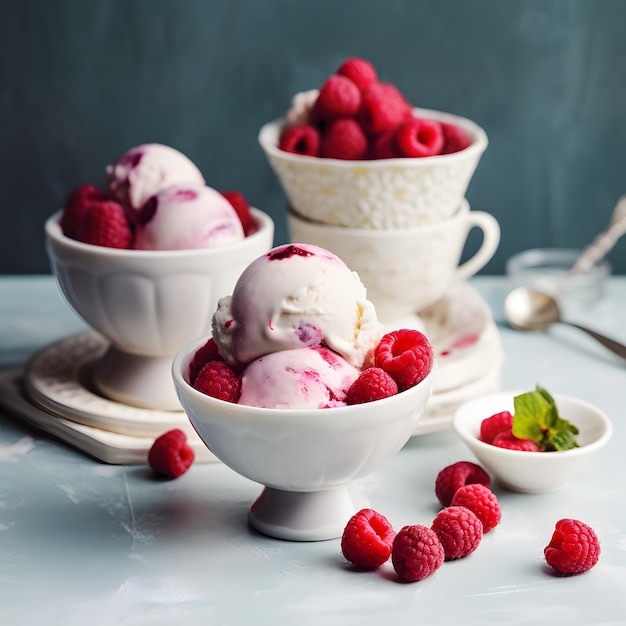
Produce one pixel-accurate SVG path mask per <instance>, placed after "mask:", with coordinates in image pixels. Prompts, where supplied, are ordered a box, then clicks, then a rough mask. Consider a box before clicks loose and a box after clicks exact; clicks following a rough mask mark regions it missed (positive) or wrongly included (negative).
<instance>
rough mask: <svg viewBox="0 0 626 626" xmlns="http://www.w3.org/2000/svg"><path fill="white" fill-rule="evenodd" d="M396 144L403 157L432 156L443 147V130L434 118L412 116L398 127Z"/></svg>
mask: <svg viewBox="0 0 626 626" xmlns="http://www.w3.org/2000/svg"><path fill="white" fill-rule="evenodd" d="M396 144H397V145H398V149H399V150H400V152H401V153H402V155H403V156H405V157H409V158H420V157H428V156H434V155H435V154H439V153H440V152H441V148H443V132H441V126H440V125H439V122H436V121H435V120H425V119H421V118H418V117H412V118H410V119H408V120H406V122H403V123H402V124H401V125H400V126H399V127H398V130H397V131H396Z"/></svg>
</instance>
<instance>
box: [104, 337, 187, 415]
mask: <svg viewBox="0 0 626 626" xmlns="http://www.w3.org/2000/svg"><path fill="white" fill-rule="evenodd" d="M173 358H174V357H173V356H164V357H150V356H142V355H138V354H130V353H128V352H123V351H121V350H119V349H118V348H116V347H115V346H110V347H109V348H108V349H107V351H106V352H105V353H104V355H103V356H102V358H101V359H100V360H99V361H98V362H97V363H96V364H95V368H94V372H93V382H94V384H95V386H96V387H97V388H98V390H99V391H100V392H101V393H102V394H103V395H104V396H106V397H107V398H109V399H111V400H115V401H117V402H121V403H123V404H128V405H131V406H136V407H141V408H144V409H156V410H161V411H182V406H181V404H180V402H179V400H178V396H177V394H176V388H175V386H174V381H173V379H172V372H171V370H172V361H173Z"/></svg>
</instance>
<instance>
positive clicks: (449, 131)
mask: <svg viewBox="0 0 626 626" xmlns="http://www.w3.org/2000/svg"><path fill="white" fill-rule="evenodd" d="M441 131H442V132H443V148H442V149H441V154H451V153H453V152H460V151H461V150H465V148H468V147H469V146H471V145H472V142H471V141H470V139H469V137H468V136H467V135H466V134H465V131H464V130H462V129H461V128H459V127H458V126H457V125H456V124H450V123H449V122H441Z"/></svg>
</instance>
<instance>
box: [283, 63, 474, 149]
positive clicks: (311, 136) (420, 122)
mask: <svg viewBox="0 0 626 626" xmlns="http://www.w3.org/2000/svg"><path fill="white" fill-rule="evenodd" d="M301 117H304V119H299V120H297V123H295V124H289V125H285V127H284V128H283V129H282V132H281V135H280V138H279V143H278V147H279V148H280V149H281V150H285V151H286V152H291V153H294V154H300V155H304V156H311V157H323V158H329V159H344V160H371V159H391V158H420V157H428V156H435V155H440V154H451V153H453V152H459V151H460V150H464V149H465V148H467V147H468V146H470V145H471V140H470V138H469V137H468V136H467V134H466V133H465V132H464V131H463V130H462V129H461V128H459V127H458V126H457V125H456V124H451V123H448V122H438V121H435V120H432V119H427V118H424V117H418V116H416V115H415V113H414V111H413V109H412V107H411V105H410V104H409V102H408V101H407V99H406V98H405V97H404V95H403V94H402V92H401V91H400V90H399V89H398V88H397V87H396V86H395V85H393V84H392V83H390V82H383V81H381V80H379V78H378V74H377V72H376V69H375V68H374V66H373V65H372V64H371V63H370V62H369V61H367V60H365V59H361V58H350V59H347V60H345V61H344V62H343V63H342V64H341V65H340V66H339V67H338V68H337V71H336V72H335V73H334V74H332V75H331V76H329V77H328V78H327V79H326V81H325V82H324V83H323V84H322V86H321V87H320V89H319V92H318V93H317V97H316V98H315V100H314V102H313V103H312V105H311V106H310V108H309V109H308V110H306V111H305V113H304V115H303V116H301Z"/></svg>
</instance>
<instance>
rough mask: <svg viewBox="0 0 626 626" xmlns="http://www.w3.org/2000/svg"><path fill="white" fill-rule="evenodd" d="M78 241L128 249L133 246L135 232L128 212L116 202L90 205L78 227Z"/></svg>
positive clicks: (108, 201)
mask: <svg viewBox="0 0 626 626" xmlns="http://www.w3.org/2000/svg"><path fill="white" fill-rule="evenodd" d="M74 238H75V239H76V240H77V241H82V242H83V243H88V244H91V245H94V246H104V247H106V248H120V249H124V250H125V249H128V248H132V245H133V231H132V230H131V227H130V225H129V223H128V219H127V217H126V212H125V210H124V208H123V207H122V205H121V204H119V203H117V202H115V201H114V200H103V201H101V202H97V203H93V204H90V205H88V206H87V207H86V210H85V211H84V213H83V214H82V219H81V222H80V224H78V225H77V228H76V232H75V237H74Z"/></svg>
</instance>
